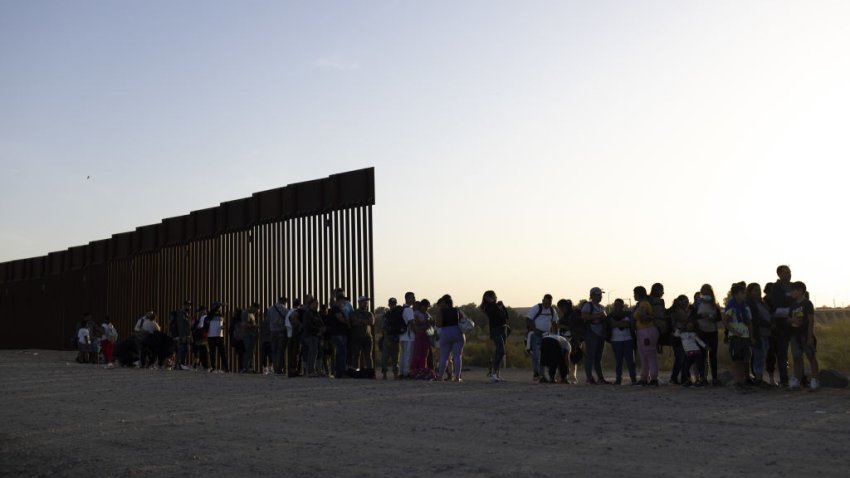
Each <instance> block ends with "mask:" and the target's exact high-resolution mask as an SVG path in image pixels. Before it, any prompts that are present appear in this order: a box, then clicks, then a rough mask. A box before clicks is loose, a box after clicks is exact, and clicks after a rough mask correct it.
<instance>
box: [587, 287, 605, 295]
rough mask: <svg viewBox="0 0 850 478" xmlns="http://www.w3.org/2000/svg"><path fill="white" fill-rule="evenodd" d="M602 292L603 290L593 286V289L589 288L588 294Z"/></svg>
mask: <svg viewBox="0 0 850 478" xmlns="http://www.w3.org/2000/svg"><path fill="white" fill-rule="evenodd" d="M604 293H605V291H604V290H602V289H600V288H599V287H594V288H593V289H590V295H602V294H604Z"/></svg>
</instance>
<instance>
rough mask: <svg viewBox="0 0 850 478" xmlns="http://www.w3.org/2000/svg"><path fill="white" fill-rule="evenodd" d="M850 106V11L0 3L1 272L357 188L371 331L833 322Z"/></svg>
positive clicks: (845, 281) (702, 5)
mask: <svg viewBox="0 0 850 478" xmlns="http://www.w3.org/2000/svg"><path fill="white" fill-rule="evenodd" d="M847 85H850V2H845V1H834V2H826V1H805V2H802V1H795V2H779V1H766V2H758V1H725V2H724V1H716V2H704V1H693V2H689V1H670V2H641V1H628V2H627V1H619V2H567V1H554V2H518V1H517V2H499V1H464V2H404V1H397V2H396V1H364V2H347V1H346V2H342V1H341V2H330V1H323V2H294V1H293V2H285V1H247V2H211V1H182V2H181V1H146V2H113V1H108V2H107V1H103V2H100V1H86V2H64V1H56V2H47V1H29V0H27V1H23V0H21V1H11V0H10V1H4V2H2V3H0V261H6V260H12V259H19V258H24V257H30V256H35V255H43V254H46V253H48V252H51V251H55V250H61V249H65V248H67V247H70V246H75V245H79V244H85V243H88V242H89V241H91V240H96V239H102V238H107V237H109V236H111V235H112V234H114V233H118V232H123V231H126V230H131V229H133V228H135V227H136V226H141V225H145V224H150V223H154V222H158V221H160V220H161V219H162V218H165V217H170V216H175V215H181V214H186V213H188V212H189V211H192V210H196V209H201V208H205V207H210V206H213V205H216V204H218V203H220V202H222V201H226V200H229V199H234V198H240V197H245V196H248V195H250V194H251V193H253V192H256V191H261V190H264V189H270V188H274V187H279V186H283V185H286V184H289V183H294V182H299V181H304V180H309V179H314V178H320V177H325V176H327V175H330V174H333V173H337V172H342V171H348V170H352V169H359V168H363V167H369V166H374V167H375V168H376V181H377V185H376V188H377V205H376V207H375V235H376V239H375V253H376V264H375V265H376V288H377V291H376V292H377V293H376V299H377V300H376V303H377V304H378V305H380V304H382V303H384V302H385V301H386V298H387V297H389V296H400V295H402V294H403V293H404V292H405V291H406V290H413V291H415V292H417V295H418V296H419V297H429V298H432V299H436V298H437V297H438V296H439V295H441V294H443V293H446V292H448V293H451V294H452V295H453V296H454V297H455V300H456V301H461V302H471V301H478V300H480V298H481V294H482V293H483V291H484V290H486V289H494V290H496V292H497V293H498V294H499V296H500V298H501V299H503V300H504V301H505V302H506V303H507V304H509V305H514V306H519V307H521V306H527V305H531V304H534V303H537V302H538V301H539V299H540V297H541V296H542V295H543V294H544V293H547V292H550V293H552V294H553V295H554V296H555V297H556V298H561V297H564V298H571V299H574V300H577V299H580V298H583V297H585V296H586V295H587V292H588V290H589V289H590V287H593V286H600V287H602V288H604V289H606V290H608V291H610V292H611V298H612V299H613V297H614V296H620V297H628V296H629V295H630V293H631V289H632V288H633V287H634V286H635V285H638V284H640V285H644V286H646V287H649V286H650V285H651V284H652V283H653V282H662V283H664V284H665V286H666V289H667V295H668V299H669V298H670V296H673V295H677V294H679V293H686V294H688V295H692V294H693V292H694V291H695V290H697V289H698V288H699V286H700V285H701V284H702V283H704V282H709V283H711V284H713V285H714V286H715V289H716V290H717V292H718V295H723V293H725V291H726V290H728V288H729V285H730V284H731V283H732V282H735V281H739V280H746V281H755V282H760V283H764V282H766V281H769V280H773V279H774V278H775V274H774V270H775V268H776V266H777V265H779V264H790V266H791V268H792V270H793V272H794V278H795V280H804V281H805V282H806V283H807V284H808V286H809V289H810V291H811V293H812V295H813V298H814V300H815V302H816V304H818V305H832V304H833V301H835V303H837V304H838V305H847V304H850V267H848V266H850V264H848V261H847V259H846V257H847V254H846V247H847V246H846V244H847V235H848V229H850V228H848V226H847V219H846V217H847V216H846V212H845V210H844V208H845V207H846V205H847V203H848V200H847V199H846V195H847V193H846V189H845V185H846V184H847V178H846V172H847V171H848V165H847V160H848V159H849V158H850V134H848V126H850V118H848V112H850V88H848V86H847ZM89 175H90V176H91V179H90V180H86V176H89ZM842 204H844V205H845V206H841V205H842ZM606 301H607V299H606Z"/></svg>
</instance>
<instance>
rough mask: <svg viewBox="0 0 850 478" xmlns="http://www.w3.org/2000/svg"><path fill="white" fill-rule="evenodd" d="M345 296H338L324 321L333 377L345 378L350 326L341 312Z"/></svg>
mask: <svg viewBox="0 0 850 478" xmlns="http://www.w3.org/2000/svg"><path fill="white" fill-rule="evenodd" d="M345 302H346V300H345V296H344V295H342V294H338V295H337V297H336V302H335V303H334V305H332V306H331V308H330V310H329V311H328V315H327V317H326V319H325V324H324V325H325V329H326V333H327V337H328V340H330V343H331V344H332V345H333V349H334V368H333V370H334V377H335V378H346V372H347V369H348V367H347V363H348V332H349V328H350V324H349V321H348V318H347V317H346V316H345V312H343V308H344V307H345Z"/></svg>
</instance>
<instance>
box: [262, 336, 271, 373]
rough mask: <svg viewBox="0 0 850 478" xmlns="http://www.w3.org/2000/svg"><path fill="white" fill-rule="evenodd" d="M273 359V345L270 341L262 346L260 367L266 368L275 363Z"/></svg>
mask: <svg viewBox="0 0 850 478" xmlns="http://www.w3.org/2000/svg"><path fill="white" fill-rule="evenodd" d="M272 357H273V355H272V343H271V342H270V341H269V342H263V343H262V344H260V367H263V368H266V367H268V366H269V364H271V363H273V359H272Z"/></svg>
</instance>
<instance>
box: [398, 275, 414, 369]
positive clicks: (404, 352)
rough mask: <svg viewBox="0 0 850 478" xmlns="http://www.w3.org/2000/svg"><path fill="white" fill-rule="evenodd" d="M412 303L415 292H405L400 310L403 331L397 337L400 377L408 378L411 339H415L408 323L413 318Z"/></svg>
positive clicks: (411, 354)
mask: <svg viewBox="0 0 850 478" xmlns="http://www.w3.org/2000/svg"><path fill="white" fill-rule="evenodd" d="M414 303H416V294H414V293H413V292H406V293H405V294H404V310H402V318H403V319H404V324H405V331H404V333H403V334H401V336H400V337H399V342H400V344H401V358H400V359H399V364H398V368H399V374H400V376H401V378H410V360H411V359H412V358H413V341H414V340H415V339H416V334H415V332H414V331H413V326H412V325H410V323H411V322H413V319H414V318H415V316H414V313H413V304H414Z"/></svg>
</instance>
